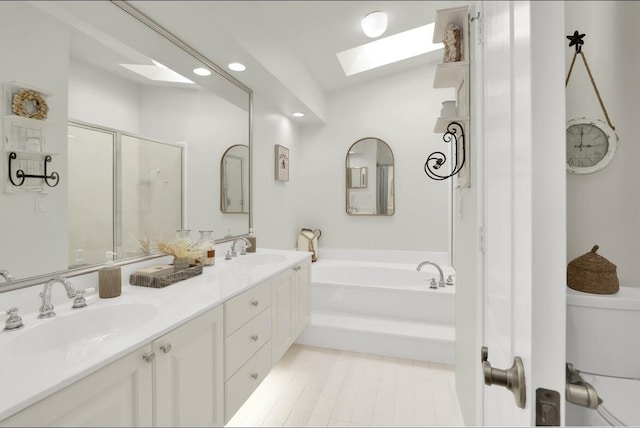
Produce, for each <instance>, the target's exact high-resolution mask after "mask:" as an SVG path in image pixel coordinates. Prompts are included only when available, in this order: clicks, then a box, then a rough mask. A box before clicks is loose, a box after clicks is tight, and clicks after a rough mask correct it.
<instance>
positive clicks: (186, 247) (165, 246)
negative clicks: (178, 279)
mask: <svg viewBox="0 0 640 428" xmlns="http://www.w3.org/2000/svg"><path fill="white" fill-rule="evenodd" d="M156 248H157V249H158V251H159V252H161V253H162V254H166V255H169V256H173V257H175V258H176V259H184V258H192V259H195V258H197V257H200V256H201V255H202V251H201V250H196V249H194V248H192V247H191V242H190V241H188V240H186V239H176V240H174V241H170V242H167V241H162V240H159V241H158V242H157V243H156Z"/></svg>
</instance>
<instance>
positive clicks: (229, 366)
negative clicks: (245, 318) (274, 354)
mask: <svg viewBox="0 0 640 428" xmlns="http://www.w3.org/2000/svg"><path fill="white" fill-rule="evenodd" d="M269 339H271V311H270V310H267V309H265V310H263V311H262V312H261V313H260V315H258V316H257V317H255V318H254V319H252V320H251V321H249V322H248V323H246V324H245V325H243V326H242V327H240V328H239V329H238V330H236V331H235V332H234V333H233V334H232V335H231V336H229V337H227V338H226V339H225V346H224V349H225V356H226V358H225V361H226V363H225V380H227V379H229V378H230V377H231V375H233V374H234V373H235V372H236V371H237V370H238V369H239V368H240V367H241V366H242V365H243V364H244V363H245V362H246V361H247V360H248V359H249V358H251V357H252V356H253V354H255V352H256V351H257V350H258V349H260V348H261V347H262V346H263V345H264V344H265V343H267V341H269Z"/></svg>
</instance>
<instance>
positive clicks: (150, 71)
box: [119, 59, 195, 85]
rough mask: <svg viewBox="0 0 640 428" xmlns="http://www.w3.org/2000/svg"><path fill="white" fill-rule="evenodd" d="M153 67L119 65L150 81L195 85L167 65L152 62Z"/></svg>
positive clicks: (145, 65)
mask: <svg viewBox="0 0 640 428" xmlns="http://www.w3.org/2000/svg"><path fill="white" fill-rule="evenodd" d="M151 61H152V62H153V65H147V64H119V65H120V66H121V67H124V68H126V69H127V70H130V71H133V72H134V73H137V74H139V75H141V76H143V77H146V78H147V79H149V80H155V81H160V82H171V83H191V84H193V85H195V83H194V82H192V81H191V80H189V79H187V78H186V77H184V76H183V75H181V74H178V73H176V72H175V71H173V70H172V69H170V68H169V67H167V66H166V65H163V64H160V63H159V62H158V61H155V60H153V59H152V60H151Z"/></svg>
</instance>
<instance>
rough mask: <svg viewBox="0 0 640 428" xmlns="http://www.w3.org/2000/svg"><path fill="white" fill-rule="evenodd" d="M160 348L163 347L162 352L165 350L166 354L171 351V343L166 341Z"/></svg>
mask: <svg viewBox="0 0 640 428" xmlns="http://www.w3.org/2000/svg"><path fill="white" fill-rule="evenodd" d="M160 349H162V352H164V353H165V354H168V353H169V352H171V344H170V343H165V344H164V345H161V346H160Z"/></svg>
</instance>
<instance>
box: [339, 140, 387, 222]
mask: <svg viewBox="0 0 640 428" xmlns="http://www.w3.org/2000/svg"><path fill="white" fill-rule="evenodd" d="M393 168H394V160H393V152H392V151H391V148H390V147H389V145H388V144H387V143H385V142H384V141H382V140H381V139H379V138H363V139H361V140H358V141H356V142H355V143H353V144H352V145H351V147H349V150H348V151H347V157H346V194H347V198H346V209H347V214H349V215H393V213H394V211H395V191H394V185H395V183H394V171H393Z"/></svg>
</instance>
